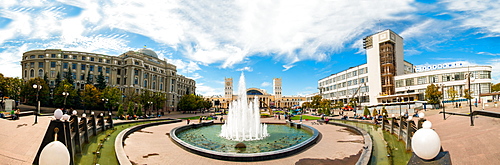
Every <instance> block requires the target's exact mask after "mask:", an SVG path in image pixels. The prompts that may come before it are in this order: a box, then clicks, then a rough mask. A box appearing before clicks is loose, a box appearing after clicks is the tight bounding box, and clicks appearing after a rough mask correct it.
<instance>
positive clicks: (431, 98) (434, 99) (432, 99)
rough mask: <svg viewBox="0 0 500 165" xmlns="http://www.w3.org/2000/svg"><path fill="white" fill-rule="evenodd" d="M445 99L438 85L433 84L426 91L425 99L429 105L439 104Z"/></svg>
mask: <svg viewBox="0 0 500 165" xmlns="http://www.w3.org/2000/svg"><path fill="white" fill-rule="evenodd" d="M442 98H443V93H442V92H441V91H439V87H438V86H437V85H434V84H431V85H428V86H427V89H426V90H425V99H426V100H427V102H428V103H429V104H439V102H440V100H441V99H442Z"/></svg>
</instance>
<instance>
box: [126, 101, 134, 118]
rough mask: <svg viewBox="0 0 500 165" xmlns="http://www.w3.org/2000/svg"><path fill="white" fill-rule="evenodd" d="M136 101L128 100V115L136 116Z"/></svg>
mask: <svg viewBox="0 0 500 165" xmlns="http://www.w3.org/2000/svg"><path fill="white" fill-rule="evenodd" d="M134 108H135V107H134V103H133V102H128V106H127V115H129V116H134Z"/></svg>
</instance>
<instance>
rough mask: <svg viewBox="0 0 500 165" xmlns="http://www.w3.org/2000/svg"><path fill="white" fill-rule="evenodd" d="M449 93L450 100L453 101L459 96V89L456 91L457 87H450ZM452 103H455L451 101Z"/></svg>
mask: <svg viewBox="0 0 500 165" xmlns="http://www.w3.org/2000/svg"><path fill="white" fill-rule="evenodd" d="M447 93H448V97H449V98H450V100H451V101H452V102H453V101H455V99H456V98H457V95H458V91H456V90H455V88H453V87H451V88H450V89H448V91H447ZM451 104H453V103H451Z"/></svg>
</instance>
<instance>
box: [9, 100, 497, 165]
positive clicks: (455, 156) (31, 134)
mask: <svg viewBox="0 0 500 165" xmlns="http://www.w3.org/2000/svg"><path fill="white" fill-rule="evenodd" d="M488 105H489V106H486V107H485V110H486V111H494V112H500V105H499V107H494V106H493V103H489V104H488ZM462 106H463V107H462V108H452V107H451V105H449V104H447V108H446V111H447V112H459V113H468V112H469V109H468V107H467V104H466V103H462ZM25 108H26V107H25ZM29 109H30V108H29V107H28V108H27V110H29ZM32 109H33V108H32ZM45 109H46V111H50V110H51V109H53V108H45ZM473 109H474V110H481V109H482V107H481V106H479V107H473ZM440 111H441V109H439V110H427V111H426V112H425V114H426V117H425V118H426V119H427V120H429V121H431V122H432V123H433V126H432V128H433V129H434V130H435V131H436V132H437V133H438V134H439V136H440V138H441V144H442V147H443V149H444V150H445V151H449V152H450V155H451V159H452V163H453V164H458V165H460V164H499V163H500V157H499V156H498V155H500V150H499V149H498V147H500V131H498V130H500V119H499V118H492V117H485V116H476V118H475V123H474V124H475V126H470V118H469V117H467V116H457V115H446V116H447V120H443V115H442V114H439V112H440ZM80 113H81V112H80V111H79V114H80ZM197 115H207V114H197ZM349 115H350V116H352V114H349ZM166 116H167V117H174V118H181V117H190V116H195V114H180V113H177V112H172V114H169V115H166ZM34 119H35V117H34V116H32V115H31V116H23V117H21V118H20V120H7V119H0V160H1V161H0V164H2V165H3V164H16V165H18V164H31V163H32V162H33V159H34V157H35V156H36V152H37V150H38V148H39V146H40V143H41V141H42V138H43V135H44V134H45V131H46V129H47V126H48V124H49V121H50V119H51V117H50V116H39V117H38V124H35V125H33V123H34ZM269 120H273V121H274V119H273V118H269ZM282 121H283V122H284V120H282ZM192 122H197V121H196V120H192ZM304 122H305V121H304ZM176 124H177V125H182V124H185V121H184V122H182V123H176ZM305 124H307V123H305ZM163 126H165V128H162V127H161V126H158V127H149V128H146V129H143V130H144V131H150V132H153V133H152V134H149V133H144V132H139V133H134V134H132V135H131V136H130V137H129V139H127V140H126V144H127V145H126V146H125V149H126V151H128V152H127V154H130V157H131V160H133V161H138V162H141V161H142V160H141V159H142V156H145V155H147V154H150V153H153V152H159V151H160V150H156V149H155V148H157V149H163V150H172V151H178V152H174V153H173V154H175V155H174V156H172V157H173V158H172V157H170V156H169V157H170V159H168V161H173V162H175V163H177V164H186V163H185V162H186V161H190V159H188V157H181V156H189V158H192V159H193V160H197V161H194V162H196V163H200V164H206V163H211V164H219V163H228V164H238V163H235V162H226V161H218V160H213V159H209V158H205V157H200V156H197V155H194V154H191V153H189V152H187V151H184V150H182V149H180V148H179V147H177V146H175V144H173V143H171V142H170V140H169V139H167V136H166V135H165V133H166V132H168V131H167V130H168V129H169V128H168V127H171V128H173V127H175V126H176V125H163ZM314 127H316V128H317V129H318V130H320V131H321V132H322V133H323V139H322V140H321V141H320V143H318V144H316V145H315V146H314V147H315V149H314V148H309V149H308V150H307V151H304V152H302V153H300V154H297V155H294V156H292V157H290V158H283V159H277V160H270V161H264V162H254V163H253V164H259V163H262V164H268V163H270V164H291V162H294V161H298V159H299V156H300V155H303V154H306V155H310V156H311V157H313V156H315V155H318V154H324V153H329V154H330V155H329V157H331V158H333V157H337V158H342V157H346V156H348V155H349V154H356V152H357V151H356V152H354V153H342V152H340V151H337V150H338V149H340V150H343V149H344V146H332V144H329V143H330V142H332V141H338V140H339V139H342V138H340V136H339V135H338V133H342V132H337V131H334V130H335V129H336V128H335V126H333V125H314ZM171 128H170V129H171ZM325 131H330V132H333V133H337V134H335V135H333V136H326V134H327V133H326V132H325ZM147 135H154V136H161V137H162V138H157V139H147V140H146V139H143V140H136V142H135V144H134V140H133V139H135V137H139V139H141V138H142V137H141V136H144V138H148V137H147ZM149 138H151V137H149ZM327 138H333V139H331V140H326V139H327ZM353 139H355V138H353ZM154 140H161V142H160V141H154ZM137 141H148V142H151V143H150V144H154V146H148V147H147V146H142V147H141V146H140V145H143V144H140V143H138V142H137ZM163 142H165V143H163ZM166 142H169V143H166ZM137 144H138V145H137ZM350 144H351V145H348V146H356V145H358V144H356V143H350ZM134 146H139V147H138V148H136V149H132V147H134ZM359 146H362V145H359ZM131 149H132V151H130V150H131ZM141 150H143V151H141ZM145 151H147V152H145ZM134 155H135V156H134ZM159 157H160V156H149V157H148V158H147V161H150V163H148V162H145V163H148V164H154V162H156V161H157V160H156V159H157V158H159ZM304 157H309V156H304ZM178 158H179V159H178ZM181 158H182V159H181ZM318 158H321V159H325V158H327V157H318ZM285 159H295V160H294V161H289V162H290V163H285V162H286V161H288V160H285ZM144 161H146V159H145V160H144ZM140 164H142V163H140ZM160 164H164V163H160ZM242 164H243V163H242Z"/></svg>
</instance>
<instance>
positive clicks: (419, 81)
mask: <svg viewBox="0 0 500 165" xmlns="http://www.w3.org/2000/svg"><path fill="white" fill-rule="evenodd" d="M417 84H418V85H421V84H427V77H418V78H417Z"/></svg>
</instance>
